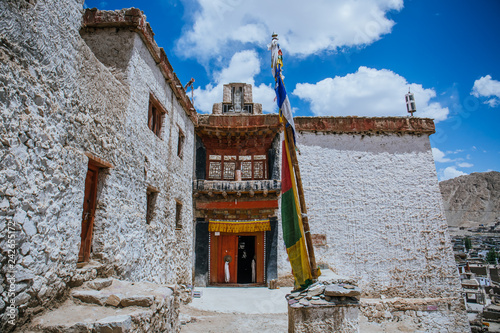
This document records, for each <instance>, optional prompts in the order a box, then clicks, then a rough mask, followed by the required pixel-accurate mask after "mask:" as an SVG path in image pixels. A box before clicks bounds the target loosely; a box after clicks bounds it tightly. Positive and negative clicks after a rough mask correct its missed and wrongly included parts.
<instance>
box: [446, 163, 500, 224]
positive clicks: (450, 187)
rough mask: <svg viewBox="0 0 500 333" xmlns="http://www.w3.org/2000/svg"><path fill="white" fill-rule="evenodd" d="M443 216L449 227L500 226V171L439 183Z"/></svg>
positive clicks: (474, 174)
mask: <svg viewBox="0 0 500 333" xmlns="http://www.w3.org/2000/svg"><path fill="white" fill-rule="evenodd" d="M439 187H440V188H441V194H442V196H443V203H444V209H445V212H446V219H447V221H448V225H449V226H450V227H466V228H469V227H478V226H479V225H480V224H483V225H484V226H485V227H493V226H494V225H495V223H496V222H499V226H497V228H496V229H497V230H499V229H500V172H496V171H491V172H483V173H472V174H470V175H465V176H460V177H457V178H453V179H449V180H445V181H442V182H440V183H439Z"/></svg>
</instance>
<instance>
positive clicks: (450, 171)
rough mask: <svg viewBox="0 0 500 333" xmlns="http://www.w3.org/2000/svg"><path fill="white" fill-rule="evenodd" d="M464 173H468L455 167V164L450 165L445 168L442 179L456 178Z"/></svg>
mask: <svg viewBox="0 0 500 333" xmlns="http://www.w3.org/2000/svg"><path fill="white" fill-rule="evenodd" d="M463 175H466V173H465V172H463V171H460V170H457V169H456V167H454V166H450V167H447V168H446V169H444V170H443V175H442V177H441V180H447V179H451V178H455V177H458V176H463Z"/></svg>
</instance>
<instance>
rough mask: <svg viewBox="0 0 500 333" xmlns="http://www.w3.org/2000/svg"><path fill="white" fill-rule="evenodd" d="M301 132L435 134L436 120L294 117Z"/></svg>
mask: <svg viewBox="0 0 500 333" xmlns="http://www.w3.org/2000/svg"><path fill="white" fill-rule="evenodd" d="M294 122H295V129H296V130H297V131H299V132H301V131H304V132H331V133H339V134H340V133H356V134H357V133H359V134H369V133H370V134H378V133H401V134H429V135H430V134H433V133H435V132H436V128H435V126H434V120H432V119H429V118H414V117H412V118H407V117H294Z"/></svg>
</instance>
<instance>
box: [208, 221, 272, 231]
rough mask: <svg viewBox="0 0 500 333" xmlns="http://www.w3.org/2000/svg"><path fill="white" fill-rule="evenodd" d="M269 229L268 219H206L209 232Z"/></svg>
mask: <svg viewBox="0 0 500 333" xmlns="http://www.w3.org/2000/svg"><path fill="white" fill-rule="evenodd" d="M269 230H271V224H270V223H269V220H258V221H208V231H210V232H217V231H218V232H228V233H238V232H258V231H269Z"/></svg>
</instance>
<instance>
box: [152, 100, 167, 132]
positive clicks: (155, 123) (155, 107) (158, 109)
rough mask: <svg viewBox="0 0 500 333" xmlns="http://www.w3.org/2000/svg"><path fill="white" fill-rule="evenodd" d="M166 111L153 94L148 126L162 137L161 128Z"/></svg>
mask: <svg viewBox="0 0 500 333" xmlns="http://www.w3.org/2000/svg"><path fill="white" fill-rule="evenodd" d="M166 113H167V112H166V111H165V109H164V108H163V107H162V106H161V104H160V102H158V100H156V98H154V97H153V95H152V94H151V95H150V98H149V111H148V127H149V129H150V130H151V131H153V133H154V134H156V136H157V137H159V138H161V130H162V126H163V120H164V119H165V114H166Z"/></svg>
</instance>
